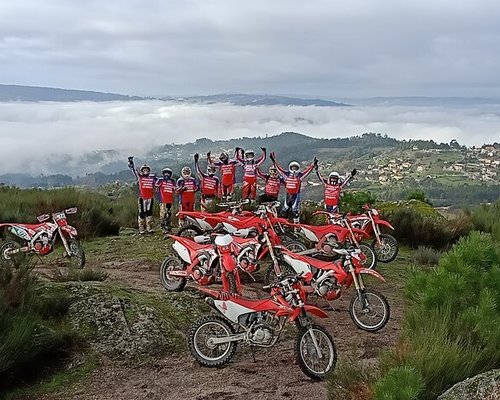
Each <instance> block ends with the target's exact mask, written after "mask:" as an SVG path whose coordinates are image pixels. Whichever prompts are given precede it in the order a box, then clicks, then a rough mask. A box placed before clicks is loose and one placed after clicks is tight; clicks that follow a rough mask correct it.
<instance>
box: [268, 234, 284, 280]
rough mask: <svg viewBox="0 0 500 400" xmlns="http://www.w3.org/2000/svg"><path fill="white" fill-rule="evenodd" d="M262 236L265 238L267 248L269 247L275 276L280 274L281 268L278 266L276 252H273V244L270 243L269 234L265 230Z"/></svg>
mask: <svg viewBox="0 0 500 400" xmlns="http://www.w3.org/2000/svg"><path fill="white" fill-rule="evenodd" d="M264 238H265V239H266V243H267V248H268V249H269V255H270V256H271V260H273V267H274V272H275V273H276V276H280V275H281V268H280V266H279V263H278V259H277V258H276V254H274V249H273V245H272V243H271V240H270V239H269V234H268V233H267V232H264Z"/></svg>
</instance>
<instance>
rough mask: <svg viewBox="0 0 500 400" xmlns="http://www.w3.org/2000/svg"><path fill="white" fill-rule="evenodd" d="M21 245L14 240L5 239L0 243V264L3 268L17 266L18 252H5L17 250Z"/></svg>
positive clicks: (18, 260)
mask: <svg viewBox="0 0 500 400" xmlns="http://www.w3.org/2000/svg"><path fill="white" fill-rule="evenodd" d="M19 248H21V245H20V244H19V243H17V242H16V241H15V240H5V241H4V242H3V243H1V245H0V266H2V267H4V268H14V267H18V266H19V263H20V258H21V257H20V253H16V254H7V253H8V252H9V250H10V251H11V250H17V249H19Z"/></svg>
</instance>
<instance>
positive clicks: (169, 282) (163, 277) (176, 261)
mask: <svg viewBox="0 0 500 400" xmlns="http://www.w3.org/2000/svg"><path fill="white" fill-rule="evenodd" d="M184 269H185V266H184V262H183V261H182V260H181V259H180V258H179V257H177V256H168V257H167V258H165V259H164V260H163V262H162V263H161V266H160V281H161V284H162V286H163V287H164V288H165V289H167V290H168V291H169V292H182V290H183V289H184V286H186V278H184V277H181V276H179V277H175V276H169V275H168V272H169V271H182V270H184Z"/></svg>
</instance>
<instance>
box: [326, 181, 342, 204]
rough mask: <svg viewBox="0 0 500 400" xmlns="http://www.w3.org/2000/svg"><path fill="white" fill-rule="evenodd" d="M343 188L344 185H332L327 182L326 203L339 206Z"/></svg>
mask: <svg viewBox="0 0 500 400" xmlns="http://www.w3.org/2000/svg"><path fill="white" fill-rule="evenodd" d="M341 189H342V186H341V185H339V184H336V185H332V184H330V183H325V205H327V206H338V205H339V198H340V191H341Z"/></svg>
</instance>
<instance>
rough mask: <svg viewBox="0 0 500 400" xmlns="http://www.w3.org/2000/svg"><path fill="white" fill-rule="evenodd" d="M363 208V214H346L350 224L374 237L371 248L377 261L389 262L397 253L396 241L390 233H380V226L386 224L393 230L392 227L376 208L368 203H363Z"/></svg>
mask: <svg viewBox="0 0 500 400" xmlns="http://www.w3.org/2000/svg"><path fill="white" fill-rule="evenodd" d="M363 208H364V209H365V210H366V211H365V212H364V213H363V214H360V215H352V216H348V218H349V220H350V221H351V224H352V226H353V227H355V228H358V229H361V230H363V231H365V232H366V234H367V235H368V236H369V237H374V239H373V242H372V248H373V250H374V251H375V255H376V256H377V260H378V261H380V262H383V263H388V262H391V261H392V260H394V259H395V258H396V256H397V255H398V252H399V246H398V241H397V240H396V238H395V237H394V236H392V235H389V234H387V233H381V231H380V227H381V226H386V227H387V228H389V229H392V230H394V227H393V226H392V225H391V223H390V222H388V221H386V220H383V219H382V218H380V213H379V211H378V210H377V209H375V208H372V207H371V206H369V205H368V204H365V205H364V207H363Z"/></svg>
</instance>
